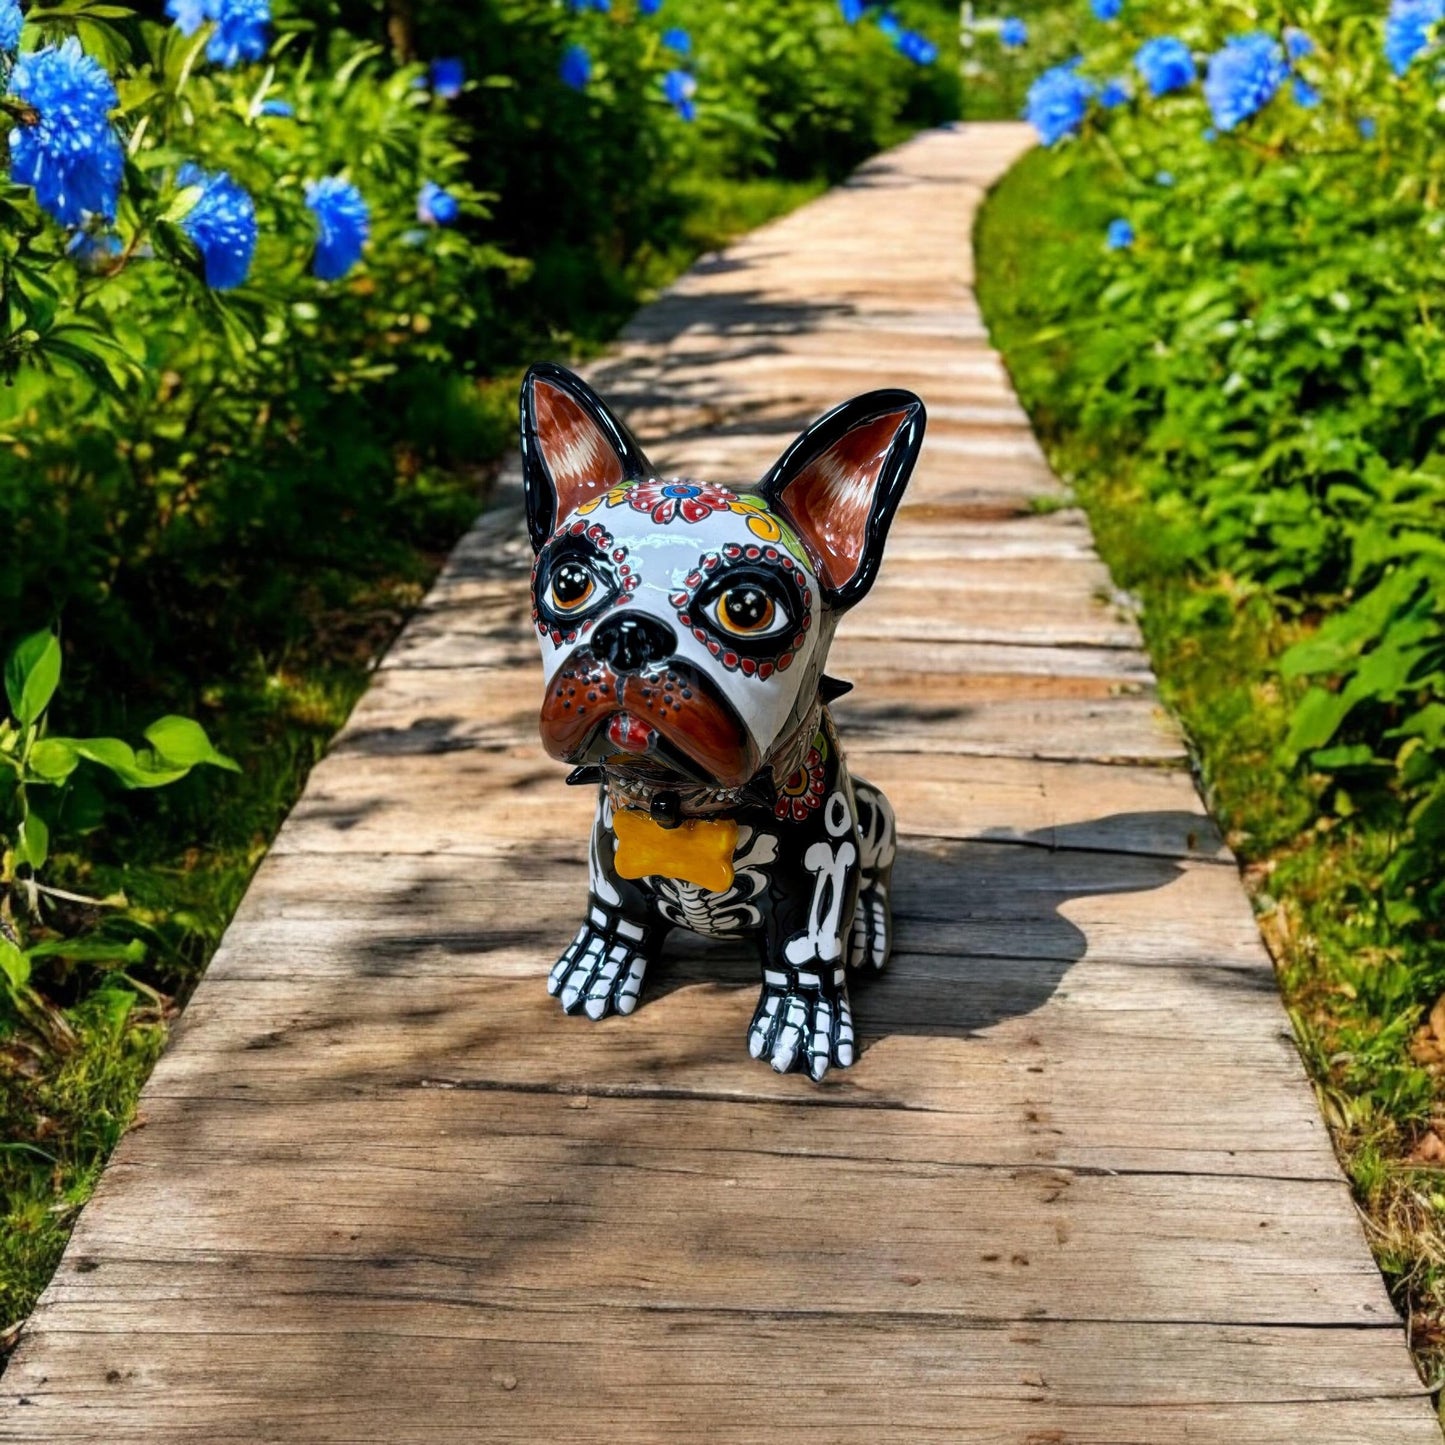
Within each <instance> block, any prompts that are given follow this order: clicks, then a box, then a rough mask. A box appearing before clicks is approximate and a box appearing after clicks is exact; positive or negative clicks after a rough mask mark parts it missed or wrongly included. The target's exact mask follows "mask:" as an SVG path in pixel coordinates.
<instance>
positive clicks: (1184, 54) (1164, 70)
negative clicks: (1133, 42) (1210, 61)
mask: <svg viewBox="0 0 1445 1445" xmlns="http://www.w3.org/2000/svg"><path fill="white" fill-rule="evenodd" d="M1134 68H1135V69H1136V70H1137V71H1138V72H1139V74H1140V75H1142V76H1143V77H1144V84H1145V85H1147V86H1148V87H1149V94H1150V95H1153V96H1160V95H1169V94H1170V93H1171V92H1173V91H1176V90H1183V89H1184V87H1185V86H1186V85H1193V84H1194V77H1195V74H1196V72H1195V69H1194V57H1193V56H1192V55H1191V54H1190V53H1189V47H1188V46H1187V45H1186V44H1185V43H1184V42H1183V41H1182V40H1176V39H1175V38H1174V37H1173V36H1172V35H1156V36H1155V37H1154V39H1153V40H1146V41H1145V42H1144V44H1143V45H1141V46H1140V47H1139V49H1138V51H1137V52H1136V53H1135V56H1134Z"/></svg>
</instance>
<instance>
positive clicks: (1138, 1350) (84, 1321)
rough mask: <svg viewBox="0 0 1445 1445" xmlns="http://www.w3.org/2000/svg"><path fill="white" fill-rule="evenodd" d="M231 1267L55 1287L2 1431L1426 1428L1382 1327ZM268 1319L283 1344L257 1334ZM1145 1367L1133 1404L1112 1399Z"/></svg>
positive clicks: (1229, 1436)
mask: <svg viewBox="0 0 1445 1445" xmlns="http://www.w3.org/2000/svg"><path fill="white" fill-rule="evenodd" d="M374 1273H376V1274H377V1275H379V1276H380V1277H381V1279H383V1280H384V1278H385V1275H386V1273H387V1272H386V1271H384V1270H377V1271H374ZM235 1274H236V1272H235V1271H234V1270H231V1271H226V1270H219V1269H214V1268H210V1269H205V1270H202V1269H200V1268H198V1267H197V1266H195V1265H187V1266H186V1267H184V1268H183V1269H180V1270H166V1269H165V1268H164V1267H159V1266H152V1267H151V1268H150V1269H148V1270H147V1271H145V1273H144V1274H143V1275H142V1277H140V1278H137V1279H135V1281H134V1285H133V1288H134V1289H135V1290H136V1291H137V1292H138V1293H140V1294H141V1297H142V1298H143V1299H147V1298H148V1299H150V1300H153V1301H155V1305H154V1306H153V1308H154V1310H155V1313H156V1314H157V1315H159V1314H161V1313H162V1312H164V1314H165V1315H166V1316H167V1317H169V1318H171V1319H174V1320H175V1321H176V1324H175V1326H174V1327H173V1329H172V1330H171V1331H169V1332H168V1333H166V1334H165V1335H164V1336H161V1335H158V1334H152V1333H151V1332H149V1331H146V1332H144V1333H142V1334H140V1335H139V1336H138V1337H136V1338H135V1339H132V1340H127V1339H125V1338H124V1337H122V1336H120V1335H119V1334H118V1332H117V1330H116V1325H115V1321H114V1319H113V1317H111V1316H110V1315H109V1314H108V1312H107V1308H106V1305H105V1304H104V1303H98V1302H95V1301H93V1300H87V1301H86V1302H85V1303H84V1304H77V1305H75V1306H73V1307H72V1309H73V1313H74V1316H75V1319H76V1324H75V1325H73V1326H71V1327H69V1328H66V1329H63V1330H62V1329H53V1330H52V1329H47V1330H46V1331H45V1333H44V1335H43V1338H44V1340H45V1344H46V1347H47V1350H48V1351H49V1352H50V1353H51V1355H52V1357H53V1358H54V1359H55V1360H56V1362H57V1366H58V1367H59V1372H60V1377H61V1382H62V1383H60V1385H59V1388H58V1389H57V1387H56V1384H54V1383H52V1382H51V1381H49V1380H46V1381H45V1382H44V1383H43V1384H42V1383H41V1382H40V1381H39V1380H37V1379H36V1378H35V1376H34V1374H33V1372H31V1371H28V1370H24V1369H23V1367H22V1368H21V1369H20V1370H17V1367H16V1366H14V1365H12V1366H11V1369H10V1370H9V1372H7V1375H6V1380H5V1388H6V1391H7V1393H8V1394H9V1396H10V1398H11V1399H15V1398H17V1397H23V1398H29V1400H30V1407H29V1408H28V1409H23V1410H21V1409H17V1410H12V1411H10V1412H8V1414H5V1415H0V1439H4V1440H7V1441H37V1442H38V1441H45V1442H47V1445H53V1442H55V1441H56V1440H59V1439H61V1438H63V1439H64V1440H66V1441H67V1442H72V1441H73V1442H76V1445H81V1442H87V1445H92V1442H93V1445H129V1442H137V1445H172V1442H175V1445H180V1442H185V1445H232V1442H254V1441H256V1440H267V1441H282V1440H284V1441H299V1440H303V1439H304V1440H305V1441H307V1442H310V1445H357V1442H360V1441H366V1442H368V1445H370V1442H375V1441H377V1440H385V1441H387V1442H388V1445H476V1442H477V1441H478V1440H485V1441H487V1442H488V1445H504V1442H506V1445H534V1442H536V1441H537V1440H539V1439H557V1440H564V1441H567V1442H569V1445H617V1442H618V1441H621V1440H627V1441H637V1442H639V1445H654V1442H668V1445H690V1442H694V1441H696V1440H697V1439H698V1429H699V1423H700V1422H706V1428H707V1434H706V1439H707V1440H708V1441H709V1442H711V1441H719V1442H725V1445H734V1442H736V1445H753V1442H761V1445H783V1442H790V1441H794V1440H796V1439H797V1438H798V1434H799V1421H800V1420H803V1421H806V1423H807V1426H808V1427H809V1433H810V1434H811V1436H812V1438H814V1439H819V1440H825V1441H827V1442H829V1445H833V1442H837V1445H874V1442H876V1441H878V1440H880V1439H889V1438H905V1437H906V1438H908V1439H910V1440H917V1439H928V1440H949V1441H966V1442H979V1445H1061V1442H1069V1445H1075V1442H1077V1445H1129V1442H1150V1445H1164V1442H1169V1445H1174V1442H1177V1441H1180V1440H1189V1441H1191V1442H1198V1445H1206V1442H1207V1445H1280V1442H1282V1441H1295V1440H1328V1441H1330V1442H1331V1445H1365V1442H1370V1445H1374V1442H1379V1441H1389V1442H1392V1445H1437V1442H1438V1440H1439V1430H1438V1427H1436V1426H1434V1425H1433V1423H1432V1422H1431V1420H1430V1419H1429V1412H1428V1410H1426V1409H1425V1408H1423V1406H1422V1404H1421V1401H1420V1398H1419V1396H1418V1393H1415V1392H1417V1391H1418V1388H1419V1387H1418V1384H1417V1382H1416V1381H1415V1380H1414V1379H1413V1376H1412V1375H1410V1374H1408V1373H1407V1372H1406V1371H1405V1370H1403V1369H1402V1367H1401V1366H1402V1358H1401V1353H1400V1351H1399V1348H1398V1344H1397V1342H1395V1341H1394V1340H1393V1338H1391V1336H1390V1334H1389V1333H1387V1332H1385V1331H1381V1330H1370V1329H1328V1330H1313V1329H1308V1328H1288V1329H1280V1328H1274V1329H1269V1328H1255V1327H1220V1326H1207V1325H1195V1326H1188V1327H1184V1326H1169V1325H1159V1324H1147V1325H1138V1324H1127V1325H1116V1324H1102V1323H1097V1322H1088V1323H1073V1322H1055V1321H1050V1320H1028V1321H1010V1322H997V1323H994V1322H974V1321H960V1320H955V1319H947V1318H945V1319H938V1318H917V1317H913V1318H908V1319H904V1320H900V1319H897V1318H895V1317H892V1316H886V1315H885V1316H879V1317H875V1318H874V1319H872V1320H870V1322H869V1326H868V1330H867V1333H866V1334H863V1333H860V1332H859V1331H858V1329H857V1328H856V1326H854V1325H853V1324H852V1323H851V1322H850V1321H847V1320H838V1319H835V1318H832V1317H829V1316H826V1315H824V1316H818V1315H811V1316H802V1317H792V1316H786V1315H770V1314H766V1313H763V1312H760V1311H755V1312H747V1313H742V1314H735V1313H706V1312H692V1311H689V1312H687V1313H686V1314H683V1315H677V1314H673V1313H665V1312H656V1311H646V1310H628V1309H619V1308H594V1309H592V1310H589V1311H588V1312H587V1313H586V1314H585V1315H582V1314H580V1313H579V1312H576V1311H573V1310H550V1309H545V1308H538V1307H522V1308H516V1309H508V1308H502V1307H497V1306H477V1305H475V1304H473V1303H472V1302H471V1301H469V1300H466V1299H458V1298H456V1297H455V1296H441V1297H435V1298H431V1299H423V1300H415V1299H405V1298H402V1299H398V1298H395V1297H391V1296H389V1295H387V1294H386V1293H384V1292H383V1290H382V1289H380V1288H378V1289H377V1290H376V1291H375V1292H373V1293H369V1294H363V1293H359V1292H357V1291H356V1289H355V1288H354V1287H353V1288H351V1289H348V1290H345V1291H341V1292H333V1293H323V1292H322V1291H321V1290H319V1289H317V1288H315V1287H314V1286H313V1283H312V1281H311V1279H310V1277H309V1275H305V1274H303V1275H302V1276H301V1277H300V1278H299V1279H296V1280H294V1281H277V1282H276V1283H275V1292H274V1293H271V1294H264V1295H261V1294H251V1293H241V1292H238V1291H236V1290H235V1288H234V1280H235ZM91 1278H92V1279H94V1278H95V1276H92V1277H91ZM192 1281H195V1282H196V1283H197V1284H199V1285H200V1288H198V1289H195V1290H192V1289H191V1288H190V1285H191V1282H192ZM120 1297H121V1298H126V1297H127V1296H126V1295H121V1296H120ZM280 1318H285V1319H288V1320H289V1324H288V1328H287V1332H286V1335H285V1344H286V1349H285V1352H284V1354H282V1355H279V1356H278V1355H277V1354H276V1352H275V1351H274V1350H273V1349H272V1348H271V1347H270V1346H269V1336H270V1335H271V1334H272V1333H273V1332H274V1331H275V1329H276V1321H277V1320H278V1319H280ZM137 1345H139V1346H140V1347H139V1348H136V1346H137ZM158 1355H159V1357H158ZM218 1357H219V1358H223V1359H224V1360H225V1361H226V1369H225V1373H224V1376H223V1377H222V1378H221V1379H218V1378H217V1374H216V1366H215V1361H216V1359H217V1358H218ZM793 1361H796V1362H797V1365H796V1366H795V1367H791V1368H790V1364H791V1362H793ZM1141 1380H1144V1381H1147V1382H1148V1385H1147V1403H1146V1404H1144V1406H1143V1408H1140V1407H1139V1406H1131V1404H1130V1403H1129V1401H1130V1400H1132V1399H1133V1398H1135V1397H1137V1396H1138V1395H1139V1393H1140V1391H1139V1387H1138V1382H1139V1381H1141ZM379 1381H384V1382H385V1388H380V1389H379V1388H378V1382H379ZM900 1381H902V1382H903V1383H900ZM27 1389H33V1390H34V1391H35V1393H34V1394H33V1395H31V1396H29V1397H24V1395H23V1392H24V1391H25V1390H27ZM198 1396H200V1397H209V1398H211V1399H213V1400H214V1401H215V1403H214V1405H213V1406H212V1407H211V1408H210V1409H209V1410H208V1411H207V1412H206V1414H205V1415H204V1416H200V1417H198V1416H197V1414H196V1412H195V1411H194V1408H193V1407H191V1406H189V1402H190V1401H192V1400H194V1399H195V1398H197V1397H198ZM57 1427H60V1428H61V1429H62V1430H63V1435H62V1434H58V1433H56V1428H57Z"/></svg>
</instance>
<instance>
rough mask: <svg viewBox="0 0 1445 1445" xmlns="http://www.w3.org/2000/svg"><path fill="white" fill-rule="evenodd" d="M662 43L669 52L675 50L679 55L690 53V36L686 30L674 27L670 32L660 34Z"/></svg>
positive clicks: (665, 31)
mask: <svg viewBox="0 0 1445 1445" xmlns="http://www.w3.org/2000/svg"><path fill="white" fill-rule="evenodd" d="M662 43H663V44H664V45H665V46H667V48H668V49H669V50H675V51H677V53H678V54H679V55H690V54H691V53H692V36H691V35H689V34H688V33H687V31H686V30H683V29H681V28H680V27H679V26H676V25H674V26H673V27H672V29H671V30H664V31H663V32H662Z"/></svg>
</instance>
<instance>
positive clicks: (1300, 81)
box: [1294, 75, 1320, 110]
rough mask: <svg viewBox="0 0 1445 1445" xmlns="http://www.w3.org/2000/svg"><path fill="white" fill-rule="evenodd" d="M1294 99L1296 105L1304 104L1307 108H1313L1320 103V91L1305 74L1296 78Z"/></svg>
mask: <svg viewBox="0 0 1445 1445" xmlns="http://www.w3.org/2000/svg"><path fill="white" fill-rule="evenodd" d="M1294 99H1295V104H1296V105H1302V106H1303V107H1304V108H1305V109H1306V110H1313V109H1314V107H1315V106H1317V105H1318V104H1319V103H1320V93H1319V91H1317V90H1316V89H1315V88H1314V86H1312V85H1311V84H1310V83H1309V81H1307V80H1306V79H1305V78H1304V76H1302V75H1297V76H1295V78H1294Z"/></svg>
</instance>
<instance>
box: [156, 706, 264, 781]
mask: <svg viewBox="0 0 1445 1445" xmlns="http://www.w3.org/2000/svg"><path fill="white" fill-rule="evenodd" d="M145 736H146V741H147V742H148V743H149V744H150V745H151V746H152V747H153V748H154V749H155V750H156V752H157V753H159V754H160V756H161V757H162V758H164V759H165V760H166V762H168V763H172V764H174V765H175V766H177V767H187V768H194V767H196V766H198V765H199V764H201V763H209V764H211V766H212V767H217V768H225V769H226V770H227V771H228V772H232V773H239V772H240V771H241V769H240V767H239V766H238V765H237V764H236V763H235V762H233V761H232V760H231V759H230V758H228V757H226V756H225V754H223V753H218V752H217V751H216V750H215V748H213V747H212V746H211V740H210V738H208V737H207V736H206V730H205V728H203V727H202V726H201V725H200V723H198V722H195V721H193V720H192V719H191V718H188V717H163V718H160V719H158V720H157V721H156V722H153V723H152V724H151V725H150V726H149V727H148V728H147V729H146V732H145Z"/></svg>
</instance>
